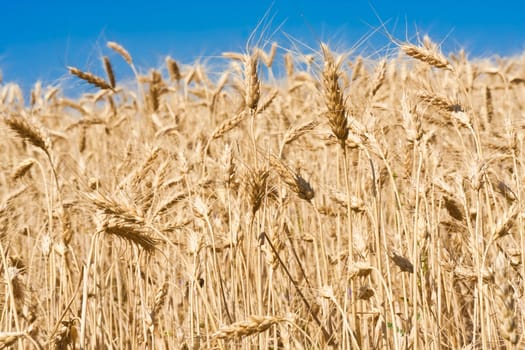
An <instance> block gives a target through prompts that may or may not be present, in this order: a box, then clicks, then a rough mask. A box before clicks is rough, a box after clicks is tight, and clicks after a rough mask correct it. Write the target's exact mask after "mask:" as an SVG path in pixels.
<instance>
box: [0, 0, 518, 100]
mask: <svg viewBox="0 0 525 350" xmlns="http://www.w3.org/2000/svg"><path fill="white" fill-rule="evenodd" d="M0 9H1V12H0V13H1V16H0V71H2V74H3V78H4V82H8V81H15V82H18V83H19V84H21V85H22V86H23V88H24V89H26V90H27V89H29V88H30V86H31V85H32V83H34V82H35V81H36V80H38V79H40V80H42V81H43V83H44V84H57V83H59V82H64V81H65V82H67V81H68V80H69V78H67V79H66V77H67V74H66V72H67V70H66V66H68V65H71V66H76V67H79V68H81V69H84V70H91V71H95V72H101V63H100V56H101V55H102V54H105V55H109V56H110V57H111V58H112V60H113V61H114V62H116V61H117V60H118V59H119V58H118V57H116V56H115V54H114V53H112V52H111V51H110V50H108V49H107V48H106V47H105V43H106V42H107V41H108V40H111V41H117V42H119V43H121V44H122V45H123V46H124V47H126V48H127V49H128V51H129V52H130V53H131V54H132V56H133V57H134V60H135V61H136V64H137V66H138V67H139V69H142V70H146V69H148V68H150V67H153V66H160V65H161V64H162V62H163V60H164V57H165V56H166V55H171V56H172V57H173V58H175V59H176V60H178V61H180V62H182V63H191V62H193V61H195V60H196V59H198V58H199V57H201V58H202V59H201V60H203V61H207V60H210V59H213V57H217V56H219V55H220V53H221V52H223V51H231V50H237V51H238V50H242V49H243V48H244V47H245V43H246V40H247V38H248V36H249V34H250V32H251V31H252V30H253V29H254V28H255V27H256V25H257V23H258V22H259V21H260V20H261V19H262V18H263V16H264V14H265V12H266V11H267V10H268V9H269V18H270V19H271V21H270V23H269V27H268V28H267V29H266V30H265V31H264V35H263V36H262V37H263V38H264V39H269V40H277V41H278V43H279V44H280V45H282V46H283V47H285V48H291V47H292V45H293V44H292V42H291V41H290V40H291V39H289V37H293V38H295V39H298V40H300V41H302V42H304V43H306V44H308V45H315V46H316V47H318V45H317V42H318V41H319V40H323V41H328V42H329V43H333V44H334V45H333V46H336V47H337V48H340V49H345V48H351V47H353V46H354V45H355V43H356V42H357V41H358V40H359V39H360V38H362V37H364V36H366V35H367V34H370V33H372V32H373V31H374V29H379V30H378V31H377V33H375V34H373V35H372V36H371V38H370V39H369V40H368V41H367V42H366V43H365V44H363V45H362V46H361V47H360V48H359V49H358V50H363V51H364V53H365V54H373V53H374V52H376V51H377V50H379V49H381V48H385V47H386V45H388V42H389V41H388V39H386V36H385V34H384V32H385V30H384V29H381V23H384V24H385V28H386V29H387V30H388V31H389V32H390V33H392V34H393V35H394V36H395V37H396V38H397V39H400V40H405V39H407V38H408V39H411V40H415V39H414V38H415V35H416V33H417V32H419V33H420V34H421V35H422V34H427V33H428V34H430V36H431V37H432V39H433V40H434V41H436V42H439V43H442V45H443V50H444V51H445V52H448V51H451V50H452V51H454V50H457V49H458V48H460V47H464V48H465V49H466V50H467V52H469V53H470V55H471V56H487V55H493V54H498V55H513V54H519V53H522V52H524V51H525V2H524V1H506V0H501V1H482V0H478V1H474V0H472V1H471V0H468V1H461V0H456V1H451V0H445V1H405V0H397V1H396V0H392V1H386V0H354V1H351V0H348V1H342V0H341V1H336V0H332V1H330V0H326V1H301V0H274V1H271V0H260V1H256V0H253V1H250V0H245V1H219V0H216V1H198V0H193V1H192V0H185V1H154V0H149V1H148V0H146V1H135V0H127V1H121V0H114V1H111V0H107V1H100V0H91V1H88V0H86V1H74V0H70V1H65V0H61V1H59V0H48V1H42V0H0ZM267 22H268V21H267ZM259 32H261V31H259ZM262 43H263V44H264V42H262ZM391 46H392V45H391ZM124 69H125V67H123V68H122V74H124V75H125V74H130V73H129V72H128V71H124ZM118 74H119V71H117V75H118Z"/></svg>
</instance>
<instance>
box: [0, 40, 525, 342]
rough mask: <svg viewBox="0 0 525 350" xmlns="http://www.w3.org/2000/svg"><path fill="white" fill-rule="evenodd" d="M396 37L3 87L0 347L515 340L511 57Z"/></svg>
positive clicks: (517, 270) (524, 75) (520, 149)
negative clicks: (63, 84) (216, 66)
mask: <svg viewBox="0 0 525 350" xmlns="http://www.w3.org/2000/svg"><path fill="white" fill-rule="evenodd" d="M398 49H399V50H398V53H397V54H395V55H393V56H392V57H389V58H384V59H377V60H376V59H368V58H366V57H361V56H358V55H350V54H336V53H335V52H334V51H332V50H331V49H330V48H329V47H328V46H327V45H325V44H321V45H320V48H319V50H318V51H316V52H313V53H312V54H309V55H306V54H301V53H299V52H287V51H284V53H283V54H282V55H281V54H280V53H279V52H282V51H281V50H280V49H279V47H278V46H277V45H276V44H274V45H272V46H271V48H270V50H269V51H265V50H264V49H261V48H250V49H248V50H247V51H246V52H244V53H225V54H224V60H225V61H227V62H230V64H229V66H228V67H227V68H226V69H225V70H224V71H223V72H221V73H219V74H216V72H215V73H213V74H215V75H213V74H212V73H211V72H209V71H207V69H205V67H204V66H203V65H201V64H192V65H181V64H180V63H178V62H177V61H175V60H174V59H172V58H169V57H168V58H167V59H166V65H165V67H162V68H160V69H154V70H151V71H150V72H149V73H148V74H141V73H139V70H138V69H137V68H136V67H135V65H134V61H133V56H132V55H130V53H129V52H128V51H127V50H126V49H125V48H124V47H122V46H121V45H119V44H117V43H115V42H109V43H108V49H107V51H108V54H111V56H112V57H113V60H116V59H118V60H122V59H123V60H125V62H127V64H128V65H129V67H130V68H131V71H132V72H133V74H134V82H133V83H132V84H131V85H129V84H123V83H121V82H119V81H118V79H117V78H116V75H115V71H114V68H113V67H114V66H112V63H111V61H110V58H108V57H103V67H104V68H105V72H106V76H105V77H102V76H101V74H99V75H97V74H94V73H91V72H87V71H86V70H83V69H79V68H75V67H69V73H70V74H71V75H73V77H72V79H79V80H78V81H79V82H84V83H85V84H91V85H93V87H92V91H95V92H94V93H84V94H83V95H82V96H80V97H79V98H77V99H70V98H67V97H65V95H64V94H63V91H62V90H61V89H59V88H57V87H47V88H44V87H42V86H41V84H39V83H37V84H36V85H35V86H34V88H33V90H32V92H31V100H30V102H28V103H24V99H23V95H22V92H21V91H20V88H19V87H18V85H16V84H12V83H3V84H2V85H0V121H1V123H0V134H1V138H0V139H1V141H0V237H1V239H0V259H1V262H0V263H1V265H0V266H1V268H0V272H1V282H2V284H1V286H0V311H1V314H0V329H1V331H0V348H5V347H9V346H15V347H18V348H32V347H34V348H49V349H74V348H82V349H95V348H97V349H102V348H111V349H136V348H148V349H230V348H239V349H252V348H261V349H325V348H334V349H381V348H382V349H414V350H415V349H460V348H463V349H477V348H483V349H489V348H493V349H513V348H520V347H523V346H525V340H524V339H523V338H522V337H521V332H522V330H523V328H524V326H525V324H524V322H525V317H524V316H523V315H524V313H523V311H524V304H523V303H524V301H525V296H524V295H523V292H524V280H523V277H524V276H525V261H524V260H525V256H524V254H523V252H524V251H525V230H524V225H523V224H524V220H525V217H524V215H523V213H524V208H523V206H522V205H521V199H522V198H525V197H524V196H525V192H524V190H523V187H524V186H525V176H524V175H525V164H524V163H523V162H522V159H523V154H524V147H525V144H524V136H525V133H524V127H525V122H524V121H525V59H524V56H522V57H516V58H505V59H499V60H496V59H494V60H470V59H468V58H467V57H466V55H465V54H464V53H463V52H460V53H458V54H455V55H450V56H449V57H447V56H444V55H443V54H442V53H441V52H440V50H439V48H438V46H437V45H436V44H435V43H433V42H432V41H431V40H430V39H429V38H427V37H425V38H424V40H422V41H421V43H419V44H417V45H414V44H409V43H399V44H398ZM279 61H280V63H279V64H280V66H282V70H283V74H282V76H281V77H279V78H276V77H277V76H279V74H274V69H275V67H274V65H273V63H274V62H279Z"/></svg>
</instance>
